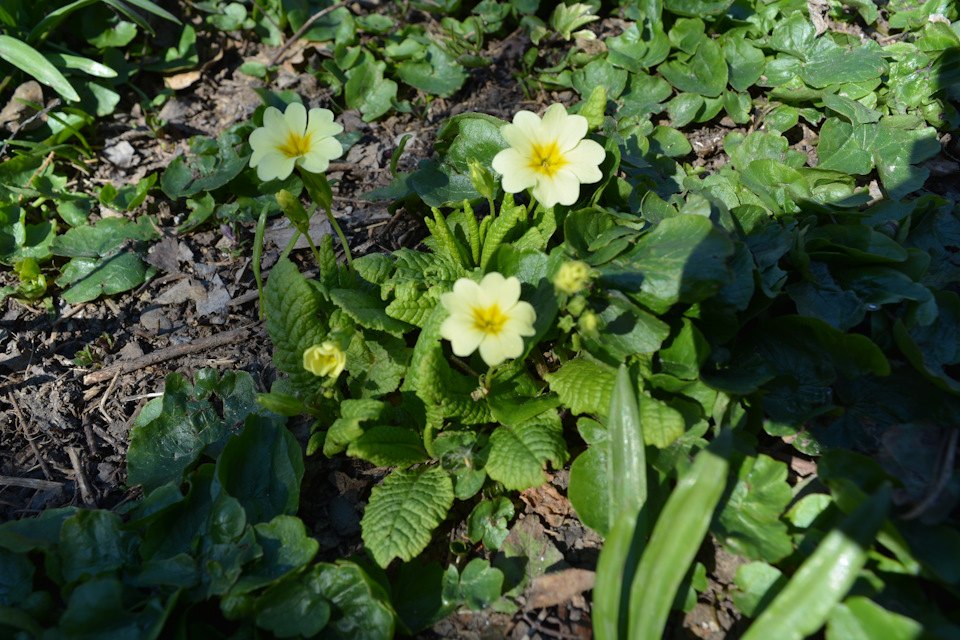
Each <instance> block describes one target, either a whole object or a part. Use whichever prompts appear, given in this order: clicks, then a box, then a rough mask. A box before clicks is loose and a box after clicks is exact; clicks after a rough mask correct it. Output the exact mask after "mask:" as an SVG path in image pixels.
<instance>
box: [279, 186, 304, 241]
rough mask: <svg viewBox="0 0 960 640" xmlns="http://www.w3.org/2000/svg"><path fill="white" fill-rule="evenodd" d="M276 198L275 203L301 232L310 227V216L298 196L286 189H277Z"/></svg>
mask: <svg viewBox="0 0 960 640" xmlns="http://www.w3.org/2000/svg"><path fill="white" fill-rule="evenodd" d="M276 198H277V204H279V205H280V208H281V209H282V210H283V212H284V213H285V214H286V216H287V218H289V219H290V222H292V223H293V226H295V227H296V228H297V229H299V230H300V232H301V233H306V232H307V230H308V229H309V228H310V216H308V215H307V211H306V210H305V209H304V208H303V204H302V203H301V202H300V198H298V197H297V196H295V195H293V194H292V193H290V192H289V191H287V190H286V189H281V190H280V191H278V192H277V195H276Z"/></svg>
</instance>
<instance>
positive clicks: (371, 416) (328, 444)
mask: <svg viewBox="0 0 960 640" xmlns="http://www.w3.org/2000/svg"><path fill="white" fill-rule="evenodd" d="M385 411H386V404H385V403H384V402H381V401H380V400H374V399H370V398H364V399H359V398H358V399H347V400H343V401H341V402H340V417H339V418H337V419H336V420H335V421H334V422H333V424H332V425H330V429H329V431H327V437H326V439H325V440H324V442H323V454H324V455H325V456H332V455H334V454H337V453H341V452H342V451H343V450H344V449H346V447H347V445H348V444H350V443H351V442H353V441H354V440H356V439H357V438H359V437H360V436H361V435H363V433H364V431H365V428H364V427H362V426H361V423H364V422H371V421H374V422H375V421H379V420H381V419H382V418H383V414H384V412H385Z"/></svg>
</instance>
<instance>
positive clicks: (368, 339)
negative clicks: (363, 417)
mask: <svg viewBox="0 0 960 640" xmlns="http://www.w3.org/2000/svg"><path fill="white" fill-rule="evenodd" d="M410 351H411V350H410V348H409V347H407V345H406V343H405V342H404V341H403V340H401V339H399V338H395V337H393V336H390V335H388V334H380V335H377V334H374V333H373V332H370V331H368V332H367V335H366V336H363V337H361V336H360V335H357V336H355V337H354V338H353V340H351V341H350V347H349V348H348V349H347V369H348V370H349V371H350V382H349V384H350V392H351V394H352V395H354V396H358V397H361V398H379V397H381V396H384V395H386V394H388V393H390V392H391V391H395V390H396V389H397V387H398V386H399V385H400V381H401V380H403V375H404V373H406V371H407V361H408V360H409V358H410Z"/></svg>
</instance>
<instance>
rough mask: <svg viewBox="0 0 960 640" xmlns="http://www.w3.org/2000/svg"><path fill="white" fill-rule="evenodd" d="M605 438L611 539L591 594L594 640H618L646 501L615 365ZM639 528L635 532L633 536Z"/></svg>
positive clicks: (633, 408)
mask: <svg viewBox="0 0 960 640" xmlns="http://www.w3.org/2000/svg"><path fill="white" fill-rule="evenodd" d="M607 429H608V431H609V434H610V438H609V443H610V444H609V448H610V450H609V455H608V456H607V460H609V461H610V462H609V466H608V468H607V475H608V477H609V480H608V486H609V488H610V489H609V492H610V496H609V500H610V534H609V535H608V536H607V539H606V540H605V541H604V543H603V549H601V551H600V558H599V559H598V561H597V582H596V585H594V588H593V607H594V611H593V632H594V635H595V636H596V638H597V640H617V638H618V637H619V634H620V630H621V629H622V630H624V631H625V630H626V627H627V608H626V604H627V600H626V597H627V593H626V592H625V591H624V587H628V586H629V585H630V583H631V582H632V577H633V573H634V571H635V570H636V559H637V557H639V555H640V553H642V551H643V543H644V540H645V539H646V533H647V527H646V526H645V522H646V521H645V519H644V517H643V516H644V513H645V512H643V511H641V509H642V507H643V505H644V503H645V502H646V501H647V468H646V467H647V464H646V452H645V451H644V448H643V446H644V445H643V425H642V424H641V422H640V408H639V406H638V404H637V392H636V391H635V390H634V388H633V383H632V381H631V380H630V374H629V372H628V371H627V367H626V366H625V365H620V370H619V371H618V372H617V382H616V384H615V386H614V388H613V395H612V396H611V398H610V416H609V420H608V422H607ZM638 523H639V525H640V526H639V531H638Z"/></svg>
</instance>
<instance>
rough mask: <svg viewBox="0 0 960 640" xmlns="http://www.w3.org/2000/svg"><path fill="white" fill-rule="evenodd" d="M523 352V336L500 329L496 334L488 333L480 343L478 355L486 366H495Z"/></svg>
mask: <svg viewBox="0 0 960 640" xmlns="http://www.w3.org/2000/svg"><path fill="white" fill-rule="evenodd" d="M522 354H523V338H521V337H520V336H518V335H517V334H515V333H507V332H506V331H501V332H500V333H499V334H498V335H496V336H492V335H488V336H487V337H486V339H485V340H484V341H483V342H482V343H480V357H481V358H483V361H484V362H486V363H487V366H490V367H495V366H497V365H498V364H500V363H501V362H503V361H504V360H506V359H508V358H517V357H519V356H521V355H522Z"/></svg>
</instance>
